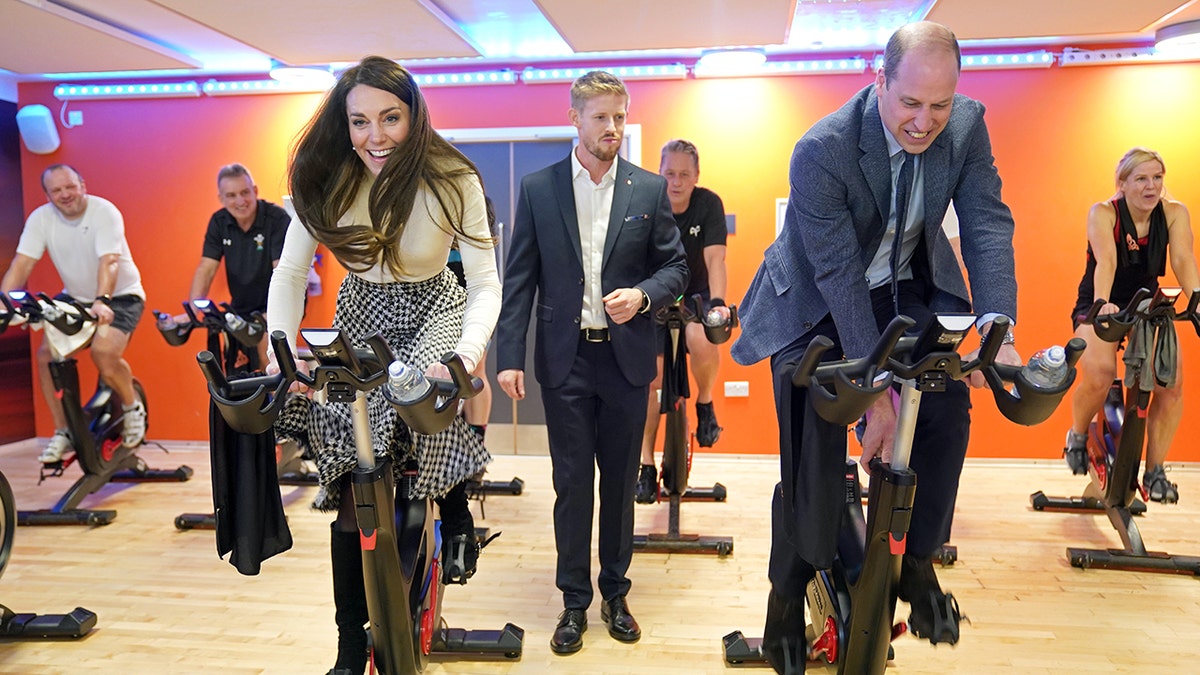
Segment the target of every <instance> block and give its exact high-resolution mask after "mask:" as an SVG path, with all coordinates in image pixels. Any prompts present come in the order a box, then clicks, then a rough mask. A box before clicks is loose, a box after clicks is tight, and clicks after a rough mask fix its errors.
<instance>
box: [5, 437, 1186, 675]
mask: <svg viewBox="0 0 1200 675" xmlns="http://www.w3.org/2000/svg"><path fill="white" fill-rule="evenodd" d="M500 431H501V435H503V434H504V431H503V429H502V428H501V429H500ZM42 442H44V441H42ZM498 442H499V440H498ZM40 444H41V442H34V441H23V442H20V443H15V444H10V445H7V446H2V447H0V468H2V469H3V471H4V473H5V474H6V475H7V476H8V479H9V481H10V482H11V483H12V484H13V488H14V490H15V492H16V496H17V500H18V505H19V507H20V508H22V509H34V508H43V507H47V506H50V505H52V504H53V503H54V502H55V501H56V499H57V498H58V496H59V495H60V494H61V493H62V491H63V490H65V489H66V487H67V482H68V477H63V478H57V479H51V480H47V481H46V482H45V483H43V484H42V485H40V486H39V485H37V466H36V460H35V456H36V455H37V451H38V448H40ZM526 445H528V444H526ZM170 448H171V452H170V454H163V453H162V452H161V451H158V450H148V451H146V453H145V456H146V458H147V459H148V460H149V462H150V463H151V465H153V466H156V467H159V468H165V467H168V466H170V467H174V466H176V465H177V464H179V463H185V464H188V465H190V466H192V467H193V468H194V469H195V470H196V476H195V478H194V479H193V480H192V481H190V482H188V483H182V484H181V483H174V484H170V483H167V484H149V485H137V486H118V485H110V486H108V487H107V488H105V489H104V490H103V491H102V492H101V493H100V494H98V495H94V496H93V497H91V498H89V500H88V501H87V502H85V504H97V505H98V504H102V505H103V506H104V507H106V508H115V509H117V510H118V512H119V516H118V518H117V520H116V521H115V522H114V523H112V524H111V525H108V526H105V527H99V528H94V529H86V528H81V527H58V528H54V527H41V528H38V527H23V528H19V529H18V531H17V541H16V548H15V551H14V555H13V559H12V561H11V564H10V565H9V567H8V570H7V572H6V573H5V575H4V578H3V579H2V580H0V602H2V603H3V604H5V605H7V606H9V607H10V608H12V609H14V610H15V611H18V612H31V611H36V612H63V611H69V610H70V609H72V608H74V607H75V606H77V605H80V606H83V607H86V608H88V609H91V610H93V611H95V612H96V613H97V614H99V623H98V626H97V628H96V630H95V631H93V632H92V634H91V635H89V636H88V637H86V638H85V639H82V640H78V641H65V642H8V643H0V672H3V673H123V674H124V673H217V672H219V673H289V674H291V673H324V672H325V671H326V670H327V669H328V668H329V666H330V665H331V664H332V662H333V656H334V652H335V647H334V643H335V633H334V629H333V619H332V617H333V606H332V600H331V592H330V580H329V562H328V523H329V520H330V518H329V516H328V515H326V514H321V513H317V512H314V511H312V510H311V509H310V508H309V505H308V504H309V500H310V499H311V496H312V489H311V488H285V503H286V504H287V510H288V514H289V520H290V524H291V528H292V532H293V535H294V538H295V546H294V548H293V549H292V550H291V551H289V552H287V553H285V554H283V555H281V556H279V557H277V558H275V559H271V560H268V561H267V562H266V563H265V564H264V566H263V571H262V573H261V574H260V575H259V576H256V577H244V576H241V575H239V574H238V573H237V572H236V570H234V568H233V567H232V566H230V565H229V564H228V563H227V562H224V561H221V560H219V559H218V558H217V556H216V553H215V547H214V544H213V537H212V533H211V532H203V531H192V532H179V531H176V530H175V528H174V526H173V519H174V517H175V515H176V514H178V513H181V512H205V511H209V510H211V502H210V501H209V483H208V469H207V466H208V461H207V453H206V451H205V450H204V448H202V447H198V446H196V445H194V444H191V445H189V444H171V445H170ZM521 452H522V454H521V455H519V456H513V455H501V456H497V458H496V461H495V463H494V464H493V466H492V469H491V474H490V475H491V477H492V478H496V479H507V478H509V477H511V476H513V475H517V476H520V477H521V478H523V479H524V480H525V494H524V495H522V496H519V497H496V496H493V497H491V498H489V499H488V501H487V502H486V505H485V506H486V511H487V517H486V520H484V521H483V522H482V524H486V525H489V526H491V527H492V528H494V529H499V530H503V531H504V535H503V536H502V537H500V539H498V540H497V541H496V542H495V543H493V544H492V546H490V547H489V548H488V549H487V551H486V552H485V554H484V556H483V559H482V561H481V564H480V569H479V573H478V575H477V576H476V577H475V578H474V579H472V581H471V583H470V584H469V585H467V586H465V587H455V588H452V589H449V591H448V593H447V596H446V602H445V612H444V614H445V615H446V617H447V619H448V620H449V622H450V623H451V625H455V626H460V627H464V628H499V627H501V626H502V625H503V624H504V623H505V622H507V621H511V622H513V623H515V624H517V625H519V626H522V627H523V628H524V629H525V631H526V634H525V637H526V640H525V653H524V656H523V657H522V658H521V659H520V660H517V661H508V660H503V659H500V660H493V661H490V662H469V661H438V662H436V663H435V664H434V665H433V666H432V667H431V668H430V672H434V673H545V672H550V671H554V672H564V673H629V672H639V673H680V674H682V673H688V674H696V673H730V672H738V671H734V670H732V669H730V668H727V667H726V665H725V663H724V661H723V659H722V653H721V637H722V636H723V635H725V634H726V633H728V632H730V631H732V630H735V629H741V630H744V631H745V632H746V633H747V634H748V635H752V636H757V635H759V634H761V630H762V621H763V612H764V607H765V603H766V594H767V581H766V567H767V551H768V542H769V532H768V529H769V528H768V525H767V523H768V509H769V503H770V494H771V489H772V486H773V485H774V483H775V481H776V475H777V468H776V466H777V465H776V462H775V460H774V459H772V458H763V457H754V458H748V457H709V456H702V457H700V458H698V460H697V462H696V464H695V467H694V480H693V481H692V484H693V485H711V484H712V483H713V482H714V481H720V482H721V483H723V484H724V485H725V486H727V487H728V489H729V499H728V501H727V502H725V503H686V504H684V506H683V511H682V514H683V516H682V517H683V529H684V531H690V532H700V533H703V534H712V535H717V534H729V535H733V536H734V538H735V548H734V552H733V555H732V556H730V557H727V558H724V559H721V558H717V557H716V556H713V555H682V554H675V555H665V554H636V555H635V557H634V562H633V567H632V569H631V570H630V577H631V578H632V580H633V589H632V591H631V593H630V596H629V603H630V607H631V609H632V610H633V612H634V614H635V616H636V617H637V618H638V620H639V622H640V623H641V626H642V631H643V637H642V640H641V642H640V643H638V644H635V645H627V644H622V643H618V642H616V641H614V640H613V639H611V638H610V637H609V636H608V635H607V634H606V631H605V630H604V626H603V624H602V623H601V621H600V613H599V606H598V604H597V605H594V606H593V607H592V609H591V611H590V612H589V619H590V621H591V630H589V631H588V632H587V633H586V635H585V646H584V648H583V650H582V651H581V652H580V653H578V654H576V655H573V656H569V657H559V656H555V655H554V654H552V653H551V652H550V649H549V647H548V644H547V642H548V640H549V638H550V635H551V633H552V632H553V629H554V626H555V620H556V616H557V614H558V613H559V611H560V610H561V600H560V596H559V594H558V592H557V591H556V589H555V588H554V551H553V542H552V538H551V524H550V505H551V503H552V499H553V491H552V489H551V488H550V480H549V460H548V458H546V457H544V456H537V455H536V454H530V453H531V452H532V451H531V449H530V448H529V447H524V448H522V449H521ZM1172 478H1173V479H1174V480H1176V481H1178V483H1179V485H1180V489H1181V492H1182V494H1183V496H1184V501H1183V503H1182V504H1179V505H1175V506H1170V507H1163V506H1159V505H1152V508H1151V511H1150V513H1149V515H1148V516H1147V517H1145V518H1143V519H1142V520H1141V521H1140V522H1141V525H1142V533H1143V536H1144V537H1145V539H1146V540H1147V541H1148V542H1149V544H1150V548H1152V549H1156V550H1166V551H1169V552H1171V553H1185V554H1193V555H1200V471H1197V470H1194V469H1193V470H1188V469H1186V468H1180V469H1177V470H1176V471H1175V472H1174V473H1173V474H1172ZM71 479H73V476H72V477H71ZM1081 487H1082V485H1081V481H1080V479H1078V478H1075V477H1072V476H1070V475H1068V474H1067V472H1066V470H1065V469H1064V468H1063V467H1062V466H1061V465H1060V464H1058V463H1054V464H1050V463H1046V464H1041V465H1038V464H1013V463H1007V464H996V463H987V462H969V464H968V468H967V469H966V471H965V474H964V477H963V486H962V491H961V493H960V498H959V512H958V517H957V520H956V529H955V536H954V542H953V543H955V544H957V546H958V550H959V562H958V563H957V564H955V565H954V566H953V567H951V568H948V569H946V570H944V571H942V572H941V573H940V574H941V579H942V583H943V586H945V587H946V588H947V589H949V590H953V591H954V593H955V595H956V596H957V597H958V599H959V602H960V605H961V607H962V610H963V611H964V612H965V613H966V614H967V615H968V616H969V617H970V618H971V621H972V623H971V625H969V626H965V627H964V629H963V637H962V641H961V642H960V643H959V644H958V646H956V647H953V648H952V647H946V646H939V647H936V648H935V647H931V646H930V645H928V644H927V643H924V642H921V641H919V640H917V639H915V638H912V637H911V636H906V637H903V638H901V639H900V641H899V642H898V643H897V645H896V660H895V662H894V663H893V665H892V668H890V670H889V672H894V673H1014V672H1020V673H1063V672H1073V673H1112V672H1127V673H1142V672H1145V673H1150V672H1155V673H1158V672H1195V671H1196V670H1195V669H1197V668H1200V666H1197V663H1198V661H1200V579H1197V578H1195V577H1190V576H1175V575H1156V574H1146V573H1130V572H1112V571H1101V570H1090V571H1083V570H1078V569H1074V568H1072V567H1070V566H1069V565H1068V564H1067V562H1066V560H1065V556H1064V553H1065V547H1067V546H1085V547H1105V546H1112V545H1116V543H1117V540H1116V537H1115V535H1114V534H1113V532H1112V530H1111V528H1110V526H1109V525H1108V523H1107V520H1106V519H1104V518H1103V517H1102V516H1101V517H1092V516H1078V515H1062V514H1050V513H1037V512H1034V511H1032V510H1031V509H1030V508H1029V505H1028V496H1029V493H1030V492H1032V491H1034V490H1037V489H1045V490H1046V491H1047V493H1049V494H1074V493H1077V492H1078V490H1079V489H1080V488H1081ZM475 508H476V515H477V516H478V505H476V506H475ZM666 515H667V512H666V506H665V505H658V506H650V507H646V506H639V507H638V509H637V516H638V526H637V528H638V531H639V532H648V531H661V530H662V529H664V528H665V526H666ZM594 564H595V563H593V565H594ZM899 614H900V615H901V616H907V610H906V608H904V607H903V606H901V609H900V610H899ZM813 670H816V671H818V672H820V671H821V669H813ZM751 672H763V671H761V670H752V671H751Z"/></svg>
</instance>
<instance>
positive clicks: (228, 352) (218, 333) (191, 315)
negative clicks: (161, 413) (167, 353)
mask: <svg viewBox="0 0 1200 675" xmlns="http://www.w3.org/2000/svg"><path fill="white" fill-rule="evenodd" d="M183 311H184V313H183V314H178V315H171V314H167V313H166V312H160V311H158V310H155V311H154V317H155V326H156V327H157V328H158V332H159V334H161V335H162V336H163V339H164V340H166V341H167V344H169V345H171V346H172V347H181V346H183V345H184V344H186V343H187V341H188V339H189V338H190V337H191V335H192V331H194V330H197V329H201V328H202V329H204V330H205V333H206V334H207V336H206V343H205V344H206V347H207V349H208V351H209V352H212V353H213V354H220V360H219V365H220V368H221V370H222V372H223V373H224V374H225V376H226V378H229V379H235V378H241V377H246V376H249V375H251V374H253V373H258V372H260V371H261V370H262V367H263V365H264V364H261V363H259V355H258V344H259V343H260V342H262V340H263V338H264V337H265V336H266V332H267V323H266V320H265V319H264V318H263V316H262V314H260V313H259V312H253V313H251V314H250V315H249V316H243V315H241V314H239V313H237V312H234V311H233V307H231V306H230V305H229V304H228V303H220V304H218V303H215V302H213V301H212V300H208V299H197V300H191V301H185V302H184V303H183ZM275 455H276V467H277V471H278V476H279V484H280V485H300V486H305V485H316V484H317V472H316V470H315V468H314V467H312V466H311V464H310V463H308V462H307V461H306V460H305V459H304V457H303V454H302V453H301V452H300V448H299V447H298V446H297V445H296V444H295V443H293V442H291V441H287V442H284V443H279V444H278V445H276V446H275ZM175 527H176V529H179V530H212V529H215V528H216V516H214V515H213V514H211V513H181V514H179V515H178V516H176V517H175Z"/></svg>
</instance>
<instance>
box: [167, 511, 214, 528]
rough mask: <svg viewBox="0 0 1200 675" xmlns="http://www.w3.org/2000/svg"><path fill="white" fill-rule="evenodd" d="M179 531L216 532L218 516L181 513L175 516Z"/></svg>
mask: <svg viewBox="0 0 1200 675" xmlns="http://www.w3.org/2000/svg"><path fill="white" fill-rule="evenodd" d="M175 529H177V530H215V529H217V516H216V515H215V514H212V513H181V514H179V515H177V516H175Z"/></svg>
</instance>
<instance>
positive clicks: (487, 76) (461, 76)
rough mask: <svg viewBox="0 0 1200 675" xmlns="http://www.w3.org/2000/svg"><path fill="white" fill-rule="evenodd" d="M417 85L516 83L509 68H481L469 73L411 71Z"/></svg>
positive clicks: (456, 85)
mask: <svg viewBox="0 0 1200 675" xmlns="http://www.w3.org/2000/svg"><path fill="white" fill-rule="evenodd" d="M413 77H414V78H415V79H416V80H417V86H419V87H463V86H478V85H490V84H516V83H517V74H516V73H514V72H513V71H511V70H508V69H504V70H482V71H477V72H470V73H413Z"/></svg>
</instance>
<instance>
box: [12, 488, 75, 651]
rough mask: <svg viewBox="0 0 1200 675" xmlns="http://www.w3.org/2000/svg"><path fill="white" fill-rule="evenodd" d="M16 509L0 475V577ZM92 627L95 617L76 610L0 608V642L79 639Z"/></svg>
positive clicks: (14, 524) (13, 526)
mask: <svg viewBox="0 0 1200 675" xmlns="http://www.w3.org/2000/svg"><path fill="white" fill-rule="evenodd" d="M16 526H17V508H16V502H15V501H14V500H13V493H12V487H10V486H9V484H8V479H7V478H5V477H4V472H0V576H4V569H5V568H6V567H8V560H9V558H10V557H11V556H12V547H13V535H14V534H15V533H16V532H15V530H16ZM95 627H96V614H95V612H91V611H89V610H86V609H84V608H82V607H76V608H75V611H73V612H71V613H70V614H42V615H38V614H17V613H16V612H13V611H12V610H11V609H9V608H8V607H5V606H4V605H0V640H9V639H16V640H22V639H26V640H27V639H31V638H80V637H83V636H84V635H87V634H88V633H89V632H91V630H92V629H93V628H95Z"/></svg>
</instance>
